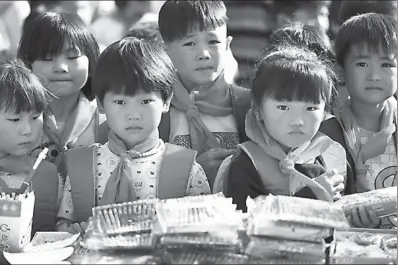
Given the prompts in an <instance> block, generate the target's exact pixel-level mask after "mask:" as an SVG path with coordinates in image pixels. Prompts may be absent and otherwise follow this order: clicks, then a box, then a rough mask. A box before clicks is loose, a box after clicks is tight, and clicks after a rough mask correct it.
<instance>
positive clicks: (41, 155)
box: [18, 147, 48, 194]
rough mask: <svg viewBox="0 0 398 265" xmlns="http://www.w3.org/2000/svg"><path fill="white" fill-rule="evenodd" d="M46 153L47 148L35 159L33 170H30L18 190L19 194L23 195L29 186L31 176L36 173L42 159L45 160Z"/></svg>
mask: <svg viewBox="0 0 398 265" xmlns="http://www.w3.org/2000/svg"><path fill="white" fill-rule="evenodd" d="M47 152H48V148H47V147H46V148H44V149H43V151H41V152H40V154H39V156H38V157H37V159H36V161H35V163H34V165H33V168H32V169H31V170H30V172H29V174H28V176H27V177H26V178H25V180H24V181H23V183H22V185H21V188H19V192H18V193H19V194H23V193H25V191H26V189H27V188H28V187H29V186H30V182H31V181H32V179H33V176H34V175H35V173H36V169H37V168H38V167H39V165H40V163H41V161H43V159H44V158H46V155H47Z"/></svg>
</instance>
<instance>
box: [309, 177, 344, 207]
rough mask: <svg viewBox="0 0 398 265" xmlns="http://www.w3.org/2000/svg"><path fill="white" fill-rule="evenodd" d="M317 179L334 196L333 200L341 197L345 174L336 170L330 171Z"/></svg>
mask: <svg viewBox="0 0 398 265" xmlns="http://www.w3.org/2000/svg"><path fill="white" fill-rule="evenodd" d="M315 180H316V181H317V182H318V183H319V184H321V185H322V187H324V188H325V189H326V191H327V192H329V194H330V195H332V196H333V200H335V201H336V200H338V199H340V198H341V192H342V191H343V190H344V176H343V175H340V174H337V172H336V170H332V171H328V172H326V173H324V174H322V175H321V176H319V177H317V178H315Z"/></svg>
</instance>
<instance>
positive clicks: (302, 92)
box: [252, 44, 335, 110]
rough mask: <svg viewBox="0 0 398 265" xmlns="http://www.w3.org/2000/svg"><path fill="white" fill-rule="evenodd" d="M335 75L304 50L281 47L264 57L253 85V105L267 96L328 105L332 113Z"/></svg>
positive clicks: (259, 64) (280, 99)
mask: <svg viewBox="0 0 398 265" xmlns="http://www.w3.org/2000/svg"><path fill="white" fill-rule="evenodd" d="M334 80H335V77H334V72H333V69H332V67H331V66H330V65H327V64H324V63H323V62H322V61H321V60H320V59H319V58H318V56H316V55H315V54H314V53H313V52H311V51H309V50H307V49H305V48H304V47H296V46H294V45H289V44H287V45H285V46H280V47H279V48H278V49H277V50H274V51H270V52H269V53H266V54H264V55H263V57H262V58H261V59H260V60H259V62H258V64H257V69H256V72H255V76H254V79H253V82H252V93H253V99H254V102H255V103H257V104H261V101H262V98H263V97H264V96H267V97H271V98H273V99H275V100H279V101H293V100H298V101H305V102H312V103H320V102H321V100H324V101H325V102H326V110H329V109H328V108H330V103H331V99H332V95H333V93H334V92H333V91H334Z"/></svg>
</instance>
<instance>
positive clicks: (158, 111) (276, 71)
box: [0, 0, 397, 233]
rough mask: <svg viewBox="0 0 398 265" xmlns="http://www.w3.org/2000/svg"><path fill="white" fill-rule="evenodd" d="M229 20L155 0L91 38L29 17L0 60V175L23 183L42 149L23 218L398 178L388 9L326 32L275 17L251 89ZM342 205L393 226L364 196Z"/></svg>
mask: <svg viewBox="0 0 398 265" xmlns="http://www.w3.org/2000/svg"><path fill="white" fill-rule="evenodd" d="M370 11H372V10H370ZM227 21H228V16H227V8H226V5H224V3H223V2H222V1H195V0H187V1H165V3H164V4H163V5H162V6H161V8H160V11H159V17H158V22H157V23H158V27H157V25H156V24H153V23H152V22H148V23H146V24H145V23H144V24H142V25H141V26H138V27H135V28H133V29H132V30H131V31H130V32H129V33H128V36H127V37H125V38H122V39H120V40H117V41H116V42H114V43H112V44H110V45H109V46H107V48H106V49H105V50H104V51H103V52H102V53H100V49H99V45H98V43H97V41H96V38H95V36H94V34H92V33H91V31H90V29H89V28H88V26H87V25H86V24H85V23H84V22H83V21H82V20H81V19H80V18H79V17H78V16H76V15H70V14H62V13H55V12H46V13H44V14H40V15H38V16H37V18H35V19H33V20H32V21H31V22H30V23H29V25H27V26H26V28H25V29H24V32H23V35H22V37H21V40H20V43H19V47H18V52H17V57H16V58H5V59H4V60H2V61H1V64H0V120H1V125H2V126H0V169H1V170H0V171H1V176H0V185H1V186H8V187H15V186H18V185H20V183H22V182H23V180H24V176H25V175H26V173H27V172H28V171H29V170H30V169H31V167H32V164H33V162H34V159H35V158H36V157H37V155H38V153H39V152H40V151H41V150H43V148H45V147H47V148H49V149H50V151H49V153H48V154H49V155H48V156H47V159H46V160H47V161H45V162H43V163H42V164H41V167H40V170H38V171H37V172H36V175H35V177H34V179H33V183H32V188H33V189H34V190H35V194H36V203H35V214H34V218H33V232H35V231H51V230H58V231H68V232H71V233H76V232H84V230H85V228H86V226H87V221H88V219H89V218H90V215H91V208H92V207H94V206H97V205H105V204H113V203H119V202H126V201H134V200H139V199H146V198H155V197H157V198H161V199H165V198H178V197H184V196H190V195H200V194H209V193H211V192H223V193H224V194H225V195H226V196H227V197H232V199H233V202H234V203H235V204H237V206H238V208H239V209H242V210H243V211H246V208H247V207H246V198H247V197H248V196H250V197H252V198H255V197H256V196H259V195H268V194H274V195H292V196H301V197H307V198H313V199H318V200H326V201H330V202H333V201H336V200H338V199H339V198H341V196H342V195H345V194H352V193H358V192H364V191H369V190H374V189H380V188H385V187H388V186H396V176H397V149H396V139H397V137H396V131H397V126H396V124H397V122H396V117H397V113H396V112H397V102H396V98H395V97H394V95H396V90H397V58H396V56H397V34H396V20H394V19H393V18H391V17H390V16H387V15H383V14H376V13H366V14H357V15H354V16H352V17H350V18H348V19H347V20H346V21H345V22H344V23H343V24H342V25H341V27H340V28H339V30H338V32H337V35H336V38H335V39H334V43H333V44H332V43H331V41H330V40H329V38H328V36H327V34H326V33H325V32H326V29H325V28H326V27H328V24H326V23H324V21H323V20H322V19H321V20H317V23H318V24H319V23H320V25H304V24H299V23H295V24H291V25H288V26H284V27H281V28H279V29H278V30H276V31H274V33H273V34H272V35H271V43H269V46H268V47H267V48H266V49H265V50H264V52H263V54H262V55H261V57H260V58H259V60H258V63H257V66H256V69H255V72H254V75H253V76H254V78H253V80H252V81H251V83H250V86H249V89H247V88H243V87H240V86H237V85H235V84H234V83H233V82H230V81H228V77H227V76H233V71H234V68H233V67H232V68H231V65H230V63H231V58H232V57H231V55H232V53H231V43H232V42H233V37H234V36H229V35H228V31H227V24H228V23H227ZM148 27H150V30H149V34H148V32H147V31H148ZM235 70H236V69H235ZM342 81H344V83H343V82H342ZM342 84H344V86H345V89H346V90H347V91H348V93H349V98H345V99H344V98H343V99H342V98H341V97H338V96H337V94H338V92H339V91H338V90H339V88H340V86H341V85H342ZM336 88H337V91H336ZM337 99H339V100H337ZM350 218H351V219H352V220H353V223H354V224H355V226H357V227H368V228H376V227H382V226H383V227H386V225H385V222H390V223H389V224H390V227H393V226H396V223H394V220H393V219H392V218H388V220H387V219H386V220H382V221H380V220H379V219H377V218H376V216H375V213H374V212H373V211H369V212H367V211H365V209H364V208H363V207H358V208H356V209H354V210H353V211H352V213H351V216H350Z"/></svg>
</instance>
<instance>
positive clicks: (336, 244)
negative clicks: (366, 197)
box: [331, 228, 397, 264]
mask: <svg viewBox="0 0 398 265" xmlns="http://www.w3.org/2000/svg"><path fill="white" fill-rule="evenodd" d="M331 263H334V264H388V263H393V264H396V263H397V232H396V231H394V230H382V229H359V228H351V229H349V230H348V231H336V232H335V234H334V241H333V242H332V245H331Z"/></svg>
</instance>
